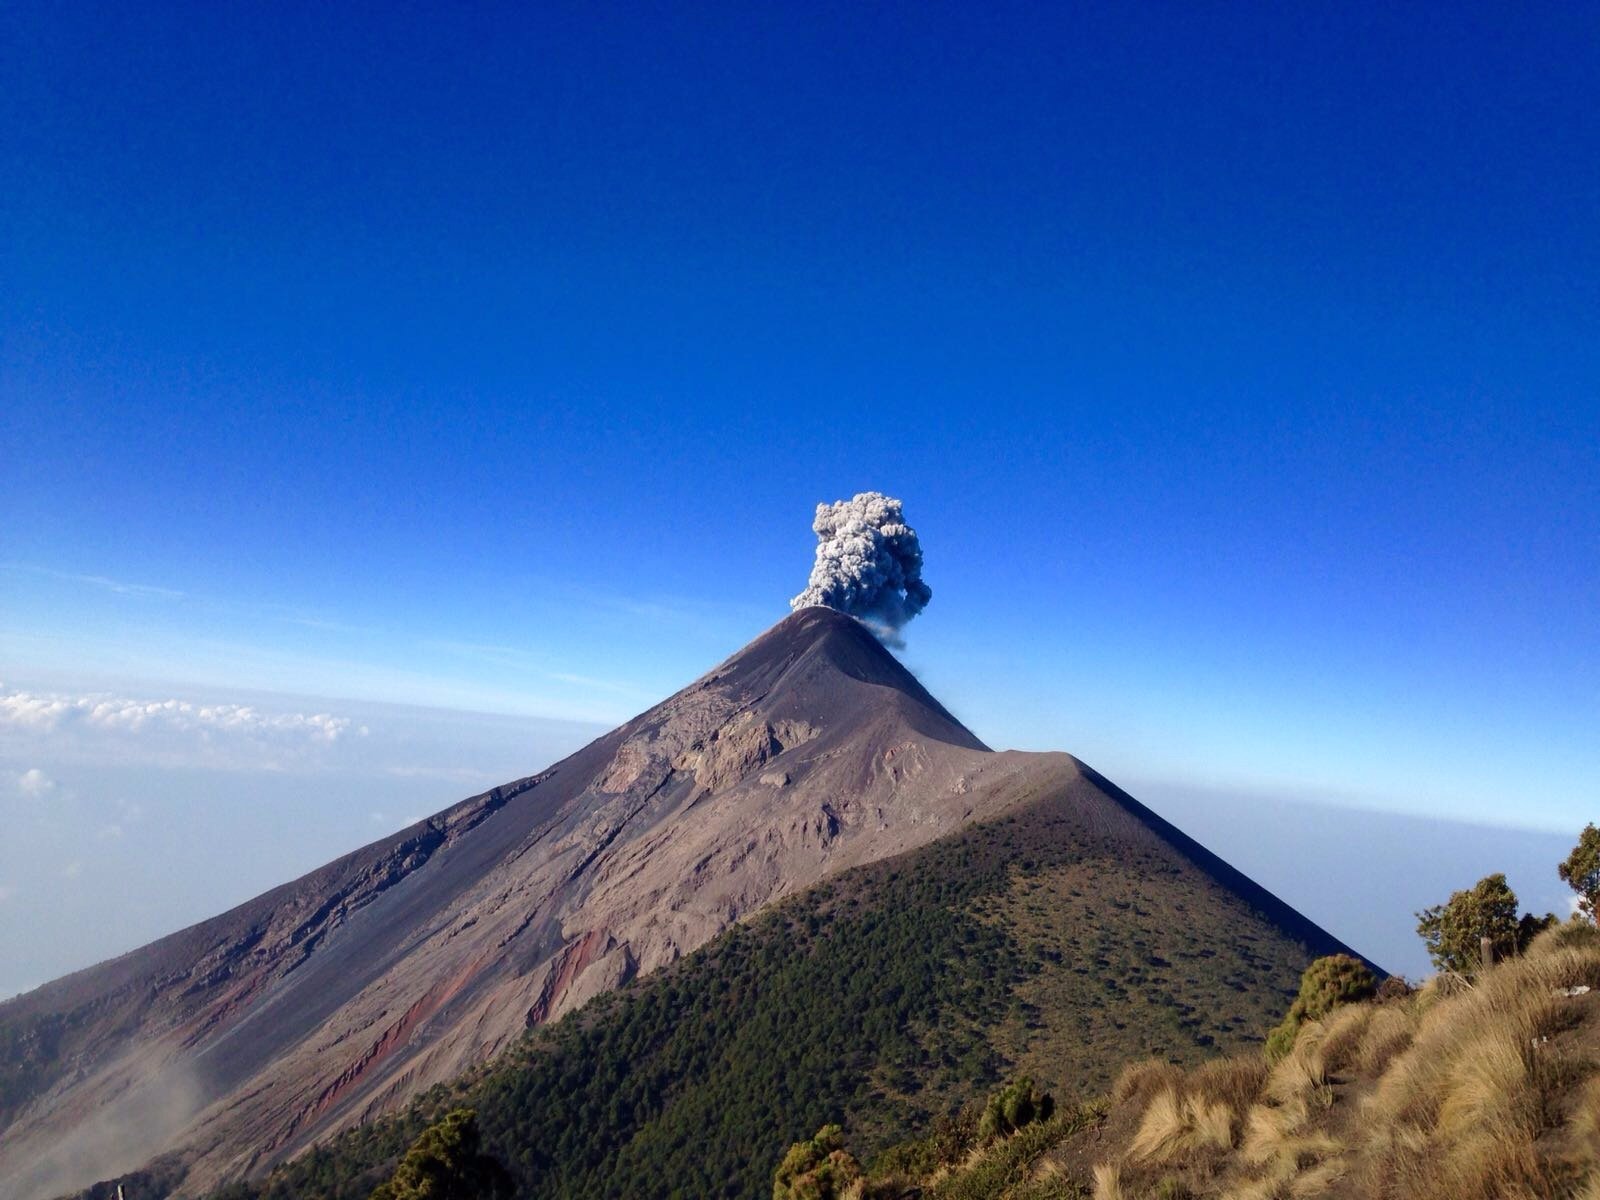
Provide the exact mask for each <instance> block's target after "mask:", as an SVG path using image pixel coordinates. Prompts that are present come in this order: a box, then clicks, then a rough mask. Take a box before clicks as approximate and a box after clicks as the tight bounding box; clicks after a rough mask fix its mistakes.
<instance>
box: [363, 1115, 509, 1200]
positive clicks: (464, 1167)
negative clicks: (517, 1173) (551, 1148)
mask: <svg viewBox="0 0 1600 1200" xmlns="http://www.w3.org/2000/svg"><path fill="white" fill-rule="evenodd" d="M511 1193H512V1186H511V1178H510V1176H509V1175H507V1174H506V1171H505V1168H503V1167H502V1166H501V1165H500V1164H499V1163H498V1162H496V1161H495V1160H494V1159H492V1158H490V1157H489V1156H488V1155H485V1154H480V1153H479V1151H478V1114H477V1113H475V1112H473V1111H472V1109H470V1108H458V1109H455V1110H454V1111H452V1112H449V1113H446V1114H445V1116H444V1118H443V1119H442V1120H440V1121H438V1122H437V1123H435V1124H433V1125H430V1126H428V1128H427V1129H425V1130H423V1132H422V1136H421V1137H419V1138H418V1139H417V1140H416V1141H415V1142H413V1143H412V1144H411V1148H410V1149H409V1150H407V1151H406V1154H405V1157H404V1158H402V1159H401V1160H400V1165H399V1166H398V1167H397V1168H395V1173H394V1175H393V1176H391V1177H390V1179H389V1181H388V1182H387V1183H381V1184H379V1185H378V1187H377V1189H376V1190H375V1191H373V1193H372V1200H491V1198H494V1197H501V1196H510V1195H511Z"/></svg>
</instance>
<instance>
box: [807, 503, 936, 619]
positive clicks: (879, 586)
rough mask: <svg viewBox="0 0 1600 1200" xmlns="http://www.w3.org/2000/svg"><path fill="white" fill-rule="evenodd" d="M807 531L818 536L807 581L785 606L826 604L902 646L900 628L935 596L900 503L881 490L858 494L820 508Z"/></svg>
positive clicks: (818, 507)
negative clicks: (923, 574)
mask: <svg viewBox="0 0 1600 1200" xmlns="http://www.w3.org/2000/svg"><path fill="white" fill-rule="evenodd" d="M811 528H812V529H813V530H814V531H815V532H816V535H817V559H816V563H815V564H814V565H813V566H812V568H811V581H810V583H808V584H807V585H806V590H805V591H803V592H801V593H800V594H799V595H798V596H796V597H795V598H794V599H793V600H791V601H790V602H789V607H790V608H795V609H800V608H806V607H808V606H810V605H813V604H821V605H825V606H827V607H828V608H833V609H837V610H838V611H839V612H842V613H848V614H849V615H850V616H852V617H855V618H856V619H857V620H859V621H861V622H862V623H864V624H865V625H867V626H869V627H870V628H871V629H872V630H873V632H874V633H876V634H877V635H878V636H879V637H880V638H882V639H883V640H884V641H886V642H888V643H890V644H891V645H901V644H903V643H902V642H901V640H900V630H901V629H902V628H903V627H904V626H905V623H906V622H907V621H909V620H910V619H911V618H912V617H914V616H916V615H917V614H918V613H919V612H921V611H922V610H923V608H925V607H926V606H927V603H928V600H929V599H930V598H931V597H932V596H933V592H932V590H931V589H930V588H929V587H928V585H927V584H925V583H923V582H922V544H921V542H919V541H918V540H917V531H916V530H915V529H912V528H911V527H910V526H909V525H907V524H906V523H905V515H904V513H903V511H902V505H901V502H900V501H899V500H896V499H894V497H892V496H885V495H884V494H883V493H882V492H861V493H859V494H857V495H856V496H853V497H852V498H851V499H849V500H836V501H834V502H833V503H832V504H819V505H817V518H816V520H815V521H813V522H812V523H811Z"/></svg>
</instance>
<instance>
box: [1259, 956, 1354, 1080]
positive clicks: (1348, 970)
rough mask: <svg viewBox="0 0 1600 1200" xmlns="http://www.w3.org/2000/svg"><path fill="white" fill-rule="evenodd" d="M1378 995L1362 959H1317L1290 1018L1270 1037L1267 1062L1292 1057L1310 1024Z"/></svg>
mask: <svg viewBox="0 0 1600 1200" xmlns="http://www.w3.org/2000/svg"><path fill="white" fill-rule="evenodd" d="M1377 991H1378V980H1377V977H1376V976H1374V975H1373V973H1372V972H1371V971H1370V970H1368V969H1367V967H1366V966H1365V964H1363V963H1362V962H1361V961H1360V960H1359V959H1354V958H1351V957H1350V956H1349V955H1348V954H1330V955H1328V956H1327V957H1325V958H1319V959H1317V960H1316V962H1314V963H1312V964H1311V965H1310V966H1309V967H1307V968H1306V969H1305V972H1304V973H1303V974H1302V975H1301V976H1300V992H1299V994H1298V995H1297V996H1295V998H1294V1003H1293V1004H1291V1005H1290V1006H1289V1012H1288V1015H1286V1016H1285V1017H1284V1018H1283V1020H1282V1021H1281V1022H1280V1023H1279V1024H1278V1026H1277V1027H1276V1028H1275V1029H1273V1030H1272V1032H1271V1033H1269V1034H1267V1058H1268V1059H1269V1060H1270V1061H1272V1062H1277V1061H1278V1060H1279V1059H1280V1058H1282V1057H1283V1056H1284V1055H1285V1054H1287V1053H1289V1051H1290V1050H1291V1049H1292V1048H1293V1047H1294V1040H1295V1038H1296V1037H1298V1036H1299V1034H1300V1027H1301V1026H1302V1025H1304V1024H1305V1023H1306V1022H1307V1021H1319V1020H1321V1019H1322V1018H1323V1017H1325V1016H1327V1015H1328V1014H1329V1013H1331V1012H1332V1011H1333V1010H1334V1009H1336V1008H1338V1007H1339V1006H1340V1005H1341V1004H1351V1003H1354V1002H1355V1001H1357V1000H1366V999H1369V998H1371V997H1372V996H1374V995H1376V994H1377Z"/></svg>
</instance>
